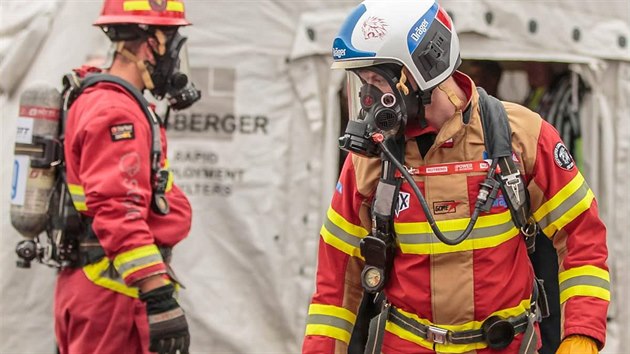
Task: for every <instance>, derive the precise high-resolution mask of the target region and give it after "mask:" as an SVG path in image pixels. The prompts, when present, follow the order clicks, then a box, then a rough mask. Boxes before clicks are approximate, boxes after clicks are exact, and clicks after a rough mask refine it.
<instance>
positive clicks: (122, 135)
mask: <svg viewBox="0 0 630 354" xmlns="http://www.w3.org/2000/svg"><path fill="white" fill-rule="evenodd" d="M109 133H110V135H111V136H112V141H114V142H116V141H121V140H133V139H134V138H135V137H136V136H135V135H134V132H133V123H123V124H117V125H112V126H110V127H109Z"/></svg>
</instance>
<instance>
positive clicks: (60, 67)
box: [0, 0, 630, 353]
mask: <svg viewBox="0 0 630 354" xmlns="http://www.w3.org/2000/svg"><path fill="white" fill-rule="evenodd" d="M46 3H47V4H50V5H49V6H50V7H47V6H43V7H41V8H37V10H34V9H33V8H32V7H31V6H33V5H28V4H26V3H22V2H0V15H1V16H2V17H1V18H2V22H0V28H1V29H2V30H1V31H0V35H1V36H0V40H1V41H0V69H2V68H4V67H5V66H6V67H7V69H6V72H7V73H13V72H14V71H15V72H16V73H17V72H19V70H23V72H22V74H20V75H16V76H15V77H17V78H18V79H14V77H12V76H10V75H9V76H7V77H5V76H0V77H1V78H2V79H1V80H2V81H1V82H0V87H1V89H2V92H1V93H0V107H1V108H0V109H1V111H0V112H2V113H1V118H2V120H3V122H5V125H3V126H2V130H0V132H1V135H2V139H1V140H0V144H1V146H2V151H3V154H1V156H2V157H1V158H0V172H1V181H2V183H3V186H4V187H3V188H2V189H1V192H0V214H1V215H2V217H1V218H0V235H1V237H0V242H1V245H2V247H0V262H1V264H0V267H1V268H0V269H2V271H1V272H2V273H1V278H0V286H1V288H2V292H1V293H0V317H1V318H2V321H0V352H2V353H5V352H7V353H50V352H53V351H54V340H53V332H52V306H51V303H52V289H53V284H54V270H53V269H47V268H45V267H41V266H38V265H33V267H32V269H30V270H22V269H16V268H15V260H16V258H15V255H14V252H13V249H14V247H15V243H16V242H17V241H18V240H20V236H19V234H18V233H17V232H16V231H15V230H14V229H13V228H12V227H11V225H10V221H9V217H8V215H9V205H10V202H9V200H10V198H9V185H10V182H11V181H10V180H11V176H12V171H11V166H12V155H11V152H12V151H13V143H14V139H15V124H16V119H15V117H17V108H18V100H19V93H20V92H21V91H23V90H24V88H26V87H28V86H29V85H31V84H32V83H34V82H38V81H39V82H41V81H43V82H47V83H50V84H52V85H58V84H59V79H60V77H61V75H62V74H63V73H65V72H66V71H67V70H68V69H70V68H72V67H76V66H78V65H80V64H81V63H82V62H84V61H85V60H86V59H87V58H88V57H89V56H92V55H95V54H96V55H103V54H104V53H105V52H106V50H107V47H108V45H107V41H106V38H105V36H104V35H103V34H102V33H100V32H99V30H98V29H96V28H91V27H90V25H91V21H92V20H93V19H95V18H96V17H97V15H98V12H99V10H100V1H99V2H92V1H91V2H71V1H69V0H57V1H56V2H46ZM357 3H358V1H345V2H336V1H335V2H333V1H326V0H313V1H307V2H296V1H288V0H276V1H273V0H263V1H256V2H251V1H233V0H232V1H230V0H221V1H212V2H204V1H188V2H186V4H187V14H188V17H189V19H190V20H191V22H193V24H194V25H193V26H191V27H187V28H185V29H184V30H183V32H184V33H185V34H186V35H188V37H189V43H188V47H189V57H190V64H191V67H192V69H193V78H194V82H195V83H196V84H197V86H198V87H199V88H201V89H202V91H203V99H202V101H200V102H199V103H198V104H196V105H195V106H193V107H192V108H191V109H190V110H187V111H184V112H175V113H173V114H171V117H170V119H169V130H168V134H169V154H168V155H169V160H170V161H171V166H172V168H173V172H174V175H175V181H176V183H178V184H179V185H180V186H181V187H182V188H183V189H184V190H185V191H186V192H187V193H188V195H189V197H190V201H191V204H192V206H193V227H192V230H191V234H190V236H189V237H188V238H187V239H186V240H185V241H184V242H182V244H181V245H180V246H178V247H177V248H176V249H175V254H174V260H173V262H174V264H173V266H174V269H175V271H176V272H177V274H178V276H179V278H181V281H182V282H183V284H184V286H185V287H186V289H184V290H183V291H182V292H181V294H180V299H181V302H182V304H183V307H184V308H185V309H186V311H187V315H188V318H189V323H190V326H191V331H192V341H193V342H192V351H193V352H198V353H297V352H299V348H300V344H301V338H302V335H303V332H304V325H305V321H306V312H307V306H308V302H309V298H310V295H311V292H312V290H313V286H314V278H315V274H314V272H315V265H316V264H315V263H316V253H317V241H318V231H319V228H320V226H321V222H322V217H323V215H324V213H325V210H326V208H327V206H328V202H329V200H330V196H331V195H332V192H333V190H334V189H333V188H334V183H335V180H336V174H337V168H338V161H337V156H338V150H337V147H336V146H337V144H336V139H337V137H338V134H339V117H340V112H339V108H338V107H339V95H338V91H339V89H340V88H341V85H342V83H343V80H344V74H343V72H339V71H332V70H330V69H329V66H330V57H329V56H330V44H331V43H332V38H333V36H334V35H335V34H336V31H337V30H338V28H339V26H340V24H341V21H343V19H344V18H345V16H346V15H347V12H348V10H349V9H350V8H351V7H352V6H354V5H355V4H357ZM441 3H442V4H443V5H444V7H445V8H446V9H447V10H448V11H449V12H450V13H452V15H453V17H454V21H455V26H456V27H457V28H458V30H459V32H460V40H461V42H462V56H463V57H464V58H485V59H496V60H546V61H562V62H569V63H573V65H572V67H571V68H572V70H574V71H576V72H578V73H579V74H580V75H582V77H583V78H585V80H587V81H588V83H589V85H591V86H592V87H593V88H594V90H593V95H592V96H591V97H590V98H588V101H585V102H584V105H583V113H582V114H581V116H582V117H583V121H582V124H583V127H584V130H583V131H585V132H587V133H588V134H586V133H585V136H584V146H585V150H586V152H587V154H585V163H586V168H585V176H586V178H587V179H588V180H589V183H590V184H591V186H592V188H593V190H594V191H595V193H596V195H597V197H598V199H599V203H600V208H601V210H602V215H603V216H604V219H605V221H606V222H607V225H608V228H609V247H610V249H611V264H610V265H611V268H613V269H611V273H612V275H613V278H614V279H613V281H614V283H613V284H614V286H615V289H613V300H614V303H613V306H612V307H611V316H612V317H613V318H614V322H612V324H613V326H611V331H613V332H611V333H613V334H614V337H616V338H626V337H628V336H630V333H627V331H628V328H630V327H629V326H628V318H629V316H628V315H629V314H628V308H629V307H630V306H628V305H629V304H628V300H627V299H628V297H629V295H628V288H627V285H625V286H622V285H621V284H628V283H630V281H628V280H630V279H628V277H629V275H628V272H623V271H621V270H623V269H627V266H628V264H627V262H628V261H627V259H628V258H629V256H630V255H629V254H628V253H629V251H628V250H629V247H628V246H629V245H628V238H627V237H623V235H624V232H625V230H628V229H630V224H629V223H630V221H629V218H628V217H627V216H628V215H630V213H629V212H630V210H629V206H628V203H627V200H628V197H627V195H628V193H627V191H628V190H630V188H628V187H629V186H628V184H629V183H630V179H628V178H626V176H625V173H626V171H628V168H629V167H630V166H629V163H630V146H629V144H630V143H629V142H630V136H629V135H630V119H628V117H630V104H629V102H628V97H630V64H629V62H630V53H628V52H627V51H628V44H626V47H622V46H620V45H619V44H620V42H621V41H620V39H619V38H621V37H623V36H625V38H626V40H627V39H629V38H630V29H629V28H630V25H629V24H628V23H629V21H628V17H629V16H630V15H629V11H628V2H627V1H595V0H593V1H579V2H574V1H568V0H562V1H560V0H555V1H551V2H530V1H489V0H485V1H475V2H468V1H466V2H464V1H456V0H449V1H447V0H444V1H442V2H441ZM42 4H43V3H42ZM565 10H566V11H565ZM489 12H491V13H492V15H491V16H489V15H487V14H488V13H489ZM488 17H491V18H492V21H490V23H488V20H487V18H488ZM51 18H52V20H50V19H51ZM549 18H552V19H553V21H548V19H549ZM6 19H9V21H10V23H11V24H12V25H7V23H9V22H6V21H7V20H6ZM531 19H536V22H537V32H536V33H535V34H534V35H532V34H530V32H529V30H528V28H529V22H530V20H531ZM550 22H553V23H550ZM34 23H44V24H45V25H46V26H44V27H45V28H46V31H43V32H42V31H41V29H40V27H38V26H39V25H38V26H36V28H37V29H38V30H37V31H35V32H36V33H38V34H39V36H40V37H37V38H40V39H39V41H40V43H41V45H37V46H35V47H39V48H37V50H32V48H31V51H23V53H24V54H22V55H23V56H24V58H23V60H20V61H17V63H16V61H15V60H10V59H8V58H11V57H12V56H11V54H10V52H11V51H12V50H14V49H12V48H14V46H13V45H8V43H13V44H15V45H16V46H17V45H21V46H24V43H23V42H22V41H25V39H24V38H26V37H24V34H22V35H21V34H20V33H27V32H28V31H34V30H33V29H32V28H33V27H32V26H34V25H33V24H34ZM574 23H579V24H581V25H580V26H586V25H590V27H589V28H588V30H587V29H586V27H585V29H584V30H582V31H580V33H581V37H580V38H581V39H580V40H579V41H575V40H573V39H572V38H573V37H572V36H573V30H574V27H576V26H575V25H574ZM6 28H10V30H5V29H6ZM29 28H31V29H30V30H29ZM25 31H26V32H25ZM42 33H45V35H44V36H43V37H42ZM20 36H22V37H20ZM29 38H30V37H29ZM542 39H544V40H542ZM32 41H34V42H36V39H33V40H32ZM26 42H27V43H29V44H30V43H31V39H28V40H26ZM24 47H25V48H27V47H28V46H24ZM11 63H16V64H11ZM25 63H29V64H28V65H25ZM18 64H19V65H18ZM20 65H22V66H23V67H25V68H26V69H24V68H22V69H20ZM2 70H5V69H2ZM3 72H4V71H3ZM20 77H21V80H19V78H20ZM8 78H11V79H10V80H9V79H8ZM2 85H4V86H2ZM5 87H7V88H6V89H5ZM624 331H625V333H624ZM605 350H606V351H607V352H608V353H616V352H622V351H621V346H618V347H617V344H616V342H614V341H611V342H609V345H608V346H607V348H606V349H605Z"/></svg>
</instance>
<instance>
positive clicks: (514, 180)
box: [501, 171, 521, 205]
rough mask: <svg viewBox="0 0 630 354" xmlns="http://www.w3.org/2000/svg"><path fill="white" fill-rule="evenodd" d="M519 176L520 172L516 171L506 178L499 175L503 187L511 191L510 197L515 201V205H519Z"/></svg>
mask: <svg viewBox="0 0 630 354" xmlns="http://www.w3.org/2000/svg"><path fill="white" fill-rule="evenodd" d="M520 175H521V172H520V171H516V172H515V173H512V174H509V175H507V176H504V175H501V179H502V180H503V181H504V182H505V185H506V186H508V187H510V188H511V189H512V196H513V197H514V199H515V200H516V205H520V204H521V195H520V191H519V189H520V185H521V179H520V178H519V177H520Z"/></svg>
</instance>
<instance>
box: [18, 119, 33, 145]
mask: <svg viewBox="0 0 630 354" xmlns="http://www.w3.org/2000/svg"><path fill="white" fill-rule="evenodd" d="M33 121H34V120H33V118H24V117H19V118H18V120H17V135H16V137H15V142H16V143H22V144H31V143H32V142H33Z"/></svg>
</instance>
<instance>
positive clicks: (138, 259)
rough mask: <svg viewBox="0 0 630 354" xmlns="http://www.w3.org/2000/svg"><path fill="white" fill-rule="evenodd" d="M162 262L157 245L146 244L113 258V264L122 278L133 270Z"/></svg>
mask: <svg viewBox="0 0 630 354" xmlns="http://www.w3.org/2000/svg"><path fill="white" fill-rule="evenodd" d="M162 262H163V260H162V255H161V254H160V251H159V250H158V248H157V246H156V245H146V246H142V247H138V248H134V249H132V250H130V251H127V252H123V253H121V254H119V255H118V256H116V258H115V259H114V266H115V267H116V269H117V270H118V271H119V272H120V273H121V275H122V277H123V279H124V278H126V277H127V276H129V274H131V273H133V272H136V271H138V270H141V269H144V268H148V267H151V266H154V265H156V264H160V263H162Z"/></svg>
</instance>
